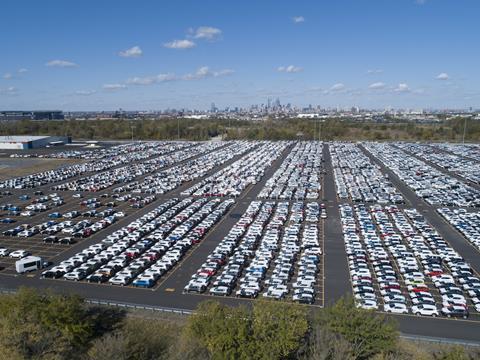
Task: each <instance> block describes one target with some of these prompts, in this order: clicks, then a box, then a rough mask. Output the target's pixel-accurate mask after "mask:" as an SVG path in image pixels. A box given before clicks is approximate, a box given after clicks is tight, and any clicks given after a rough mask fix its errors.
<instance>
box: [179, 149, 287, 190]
mask: <svg viewBox="0 0 480 360" xmlns="http://www.w3.org/2000/svg"><path fill="white" fill-rule="evenodd" d="M288 145H289V143H288V142H286V141H280V142H273V141H261V142H259V145H258V147H257V148H256V149H255V151H252V152H249V153H248V154H246V155H244V156H243V157H242V158H240V159H239V160H237V161H235V162H234V163H233V164H231V165H229V166H227V167H225V168H223V169H222V170H219V171H217V172H216V173H214V174H213V175H211V176H209V177H207V178H206V179H204V180H202V181H200V182H198V183H197V184H195V185H193V186H192V187H190V188H189V189H187V190H185V191H184V192H182V195H185V196H190V195H193V196H233V197H236V196H239V195H240V194H241V193H242V191H243V190H245V188H246V187H247V186H249V185H251V184H256V183H257V182H258V181H260V179H261V178H262V177H263V175H264V173H265V170H266V169H267V168H268V167H270V166H271V165H272V164H273V162H274V161H275V160H276V159H277V158H278V157H279V156H280V155H281V153H282V152H283V151H284V150H285V149H286V148H287V146H288Z"/></svg>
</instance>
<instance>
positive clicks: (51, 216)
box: [48, 212, 62, 219]
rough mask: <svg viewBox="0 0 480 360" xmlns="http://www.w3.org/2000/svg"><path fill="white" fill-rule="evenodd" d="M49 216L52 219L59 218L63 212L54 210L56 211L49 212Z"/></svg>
mask: <svg viewBox="0 0 480 360" xmlns="http://www.w3.org/2000/svg"><path fill="white" fill-rule="evenodd" d="M48 217H49V218H50V219H58V218H61V217H62V214H60V213H59V212H54V213H51V214H48Z"/></svg>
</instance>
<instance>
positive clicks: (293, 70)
mask: <svg viewBox="0 0 480 360" xmlns="http://www.w3.org/2000/svg"><path fill="white" fill-rule="evenodd" d="M302 70H303V69H302V68H301V67H299V66H294V65H288V66H279V67H278V68H277V71H279V72H287V73H296V72H300V71H302Z"/></svg>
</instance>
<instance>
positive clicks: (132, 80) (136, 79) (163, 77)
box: [127, 74, 177, 85]
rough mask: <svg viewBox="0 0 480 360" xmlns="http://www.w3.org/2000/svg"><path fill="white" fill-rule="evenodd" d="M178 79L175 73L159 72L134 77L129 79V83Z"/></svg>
mask: <svg viewBox="0 0 480 360" xmlns="http://www.w3.org/2000/svg"><path fill="white" fill-rule="evenodd" d="M174 80H177V77H176V76H175V74H159V75H156V76H147V77H133V78H130V79H128V80H127V84H131V85H153V84H156V83H161V82H167V81H174Z"/></svg>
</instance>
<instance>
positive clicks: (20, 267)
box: [15, 256, 42, 274]
mask: <svg viewBox="0 0 480 360" xmlns="http://www.w3.org/2000/svg"><path fill="white" fill-rule="evenodd" d="M41 268H42V258H40V257H38V256H27V257H24V258H23V259H20V260H18V261H16V262H15V269H16V270H17V272H18V273H19V274H21V273H25V272H29V271H35V270H38V269H41Z"/></svg>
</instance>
